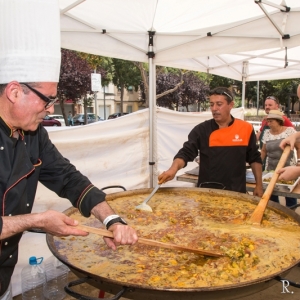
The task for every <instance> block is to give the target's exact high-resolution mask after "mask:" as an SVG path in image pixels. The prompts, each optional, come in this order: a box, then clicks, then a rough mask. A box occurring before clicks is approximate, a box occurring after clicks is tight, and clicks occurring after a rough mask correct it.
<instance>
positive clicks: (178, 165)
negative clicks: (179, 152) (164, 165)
mask: <svg viewBox="0 0 300 300" xmlns="http://www.w3.org/2000/svg"><path fill="white" fill-rule="evenodd" d="M184 166H185V161H184V160H183V159H182V158H175V159H174V160H173V163H172V165H171V167H170V169H169V170H173V171H174V172H176V173H177V171H179V170H180V169H182V168H184Z"/></svg>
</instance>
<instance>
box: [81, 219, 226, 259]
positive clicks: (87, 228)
mask: <svg viewBox="0 0 300 300" xmlns="http://www.w3.org/2000/svg"><path fill="white" fill-rule="evenodd" d="M76 228H78V229H80V230H83V231H86V232H89V233H94V234H99V235H101V236H105V237H110V238H113V233H112V232H111V231H108V230H105V229H102V228H94V227H90V226H86V225H77V226H76ZM138 243H141V244H144V245H149V246H156V247H161V248H167V249H173V250H178V251H187V252H192V253H195V254H200V255H206V256H214V257H221V256H224V255H223V254H222V253H219V252H215V251H206V250H198V249H193V248H188V247H183V246H178V245H174V244H170V243H162V242H158V241H155V240H149V239H145V238H139V239H138Z"/></svg>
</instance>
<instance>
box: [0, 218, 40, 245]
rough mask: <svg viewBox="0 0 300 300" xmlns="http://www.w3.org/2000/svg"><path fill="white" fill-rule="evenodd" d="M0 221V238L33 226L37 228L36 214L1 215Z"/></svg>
mask: <svg viewBox="0 0 300 300" xmlns="http://www.w3.org/2000/svg"><path fill="white" fill-rule="evenodd" d="M2 222H3V224H2V231H1V235H0V239H1V240H3V239H5V238H8V237H10V236H13V235H15V234H17V233H21V232H23V231H26V230H28V229H30V228H33V227H37V228H38V217H37V214H26V215H19V216H11V217H2Z"/></svg>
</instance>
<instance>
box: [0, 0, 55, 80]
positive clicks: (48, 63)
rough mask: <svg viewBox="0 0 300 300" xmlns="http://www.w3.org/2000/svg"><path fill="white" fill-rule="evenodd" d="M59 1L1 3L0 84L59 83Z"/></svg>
mask: <svg viewBox="0 0 300 300" xmlns="http://www.w3.org/2000/svg"><path fill="white" fill-rule="evenodd" d="M60 62H61V50H60V15H59V5H58V0H0V84H3V83H9V82H11V81H14V80H16V81H18V82H58V80H59V72H60Z"/></svg>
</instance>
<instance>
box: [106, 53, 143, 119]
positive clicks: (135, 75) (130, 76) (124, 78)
mask: <svg viewBox="0 0 300 300" xmlns="http://www.w3.org/2000/svg"><path fill="white" fill-rule="evenodd" d="M111 61H112V62H111V64H110V65H109V73H110V74H111V77H112V82H113V84H114V85H115V86H117V87H118V89H119V90H120V92H121V104H120V113H121V114H123V99H124V91H125V89H127V90H128V88H129V87H133V88H134V89H135V90H136V91H137V90H138V87H139V84H140V82H141V73H140V70H139V69H138V68H137V67H136V65H135V64H134V63H132V62H131V61H126V60H122V59H118V58H112V59H111Z"/></svg>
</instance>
